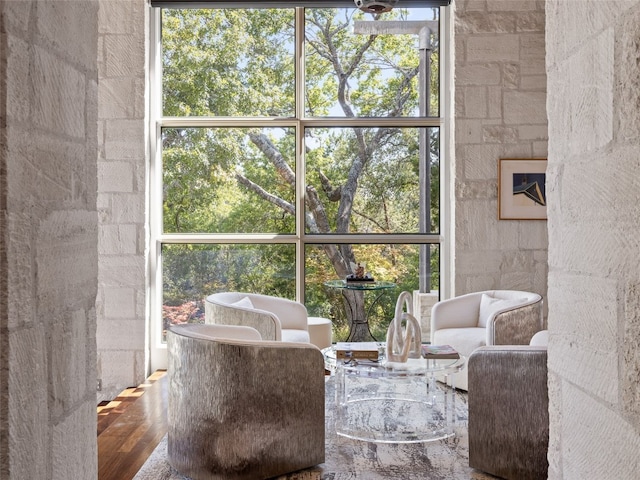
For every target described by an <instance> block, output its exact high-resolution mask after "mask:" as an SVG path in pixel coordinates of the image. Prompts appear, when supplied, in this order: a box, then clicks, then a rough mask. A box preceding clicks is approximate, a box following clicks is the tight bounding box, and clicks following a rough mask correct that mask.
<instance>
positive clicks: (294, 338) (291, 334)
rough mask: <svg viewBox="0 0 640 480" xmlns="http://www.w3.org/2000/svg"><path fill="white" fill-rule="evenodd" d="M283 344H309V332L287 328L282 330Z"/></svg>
mask: <svg viewBox="0 0 640 480" xmlns="http://www.w3.org/2000/svg"><path fill="white" fill-rule="evenodd" d="M281 340H282V341H283V342H298V343H310V342H309V340H310V338H309V332H308V331H306V330H294V329H289V328H283V329H282V338H281Z"/></svg>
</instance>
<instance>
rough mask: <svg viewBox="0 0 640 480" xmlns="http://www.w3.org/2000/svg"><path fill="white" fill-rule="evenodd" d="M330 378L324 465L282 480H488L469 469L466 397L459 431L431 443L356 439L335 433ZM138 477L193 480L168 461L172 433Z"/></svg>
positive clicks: (460, 401)
mask: <svg viewBox="0 0 640 480" xmlns="http://www.w3.org/2000/svg"><path fill="white" fill-rule="evenodd" d="M327 378H328V379H327V382H326V389H325V390H326V393H325V395H326V401H325V408H326V417H325V418H326V435H325V438H326V454H325V463H322V464H320V465H317V466H315V467H312V468H308V469H306V470H301V471H299V472H295V473H291V474H288V475H284V476H281V477H278V479H277V480H356V479H357V480H360V479H361V480H378V479H398V480H424V479H433V480H463V479H464V480H466V479H468V480H489V479H494V478H495V477H493V476H491V475H487V474H485V473H482V472H479V471H477V470H474V469H472V468H470V467H469V463H468V460H469V450H468V437H467V395H466V393H462V392H457V393H456V395H457V397H456V416H457V419H456V429H455V431H456V435H455V436H454V437H451V438H449V439H446V440H439V441H435V442H430V443H412V444H393V443H371V442H364V441H360V440H351V439H349V438H345V437H342V436H339V435H337V434H336V433H335V427H334V421H333V419H334V411H335V407H334V404H335V401H334V398H335V397H334V395H335V384H334V381H333V378H334V377H327ZM134 480H189V479H188V477H184V476H182V475H180V474H179V473H178V472H177V471H176V470H174V469H173V468H172V467H171V466H170V465H169V463H168V462H167V437H166V436H165V437H164V438H163V439H162V441H161V442H160V443H159V444H158V446H157V447H156V449H155V450H154V452H153V453H152V454H151V456H150V457H149V459H148V460H147V461H146V463H145V464H144V465H143V466H142V468H141V469H140V471H139V472H138V473H137V474H136V476H135V477H134Z"/></svg>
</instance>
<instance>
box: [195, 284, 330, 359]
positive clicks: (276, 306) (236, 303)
mask: <svg viewBox="0 0 640 480" xmlns="http://www.w3.org/2000/svg"><path fill="white" fill-rule="evenodd" d="M205 323H210V324H221V325H244V326H248V327H252V328H255V329H256V330H258V332H260V336H261V337H262V339H263V340H275V341H284V342H303V343H312V344H314V345H316V346H317V347H318V348H324V347H328V346H330V345H331V340H332V339H331V321H330V320H329V319H326V318H320V317H309V316H308V315H307V308H306V307H305V306H304V305H303V304H301V303H299V302H295V301H293V300H288V299H286V298H281V297H272V296H269V295H260V294H257V293H244V292H220V293H214V294H213V295H209V296H208V297H207V298H206V299H205Z"/></svg>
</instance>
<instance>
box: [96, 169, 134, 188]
mask: <svg viewBox="0 0 640 480" xmlns="http://www.w3.org/2000/svg"><path fill="white" fill-rule="evenodd" d="M133 168H134V165H133V164H131V163H129V162H100V163H99V164H98V181H99V189H100V193H105V192H133Z"/></svg>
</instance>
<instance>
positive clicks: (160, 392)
mask: <svg viewBox="0 0 640 480" xmlns="http://www.w3.org/2000/svg"><path fill="white" fill-rule="evenodd" d="M97 433H98V480H131V479H132V478H133V477H134V476H135V474H136V473H137V472H138V470H140V467H142V465H143V464H144V462H145V461H146V460H147V458H148V457H149V455H151V453H152V452H153V450H154V449H155V448H156V446H157V445H158V443H159V442H160V440H162V437H164V435H165V434H166V433H167V376H166V372H165V371H157V372H155V373H153V374H152V375H151V376H150V377H149V378H148V379H147V380H146V381H145V383H143V384H142V385H140V386H138V387H136V388H128V389H126V390H124V391H123V392H122V393H121V394H120V395H119V396H118V397H117V398H115V399H114V400H112V401H111V402H108V403H106V404H100V405H98V432H97Z"/></svg>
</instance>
